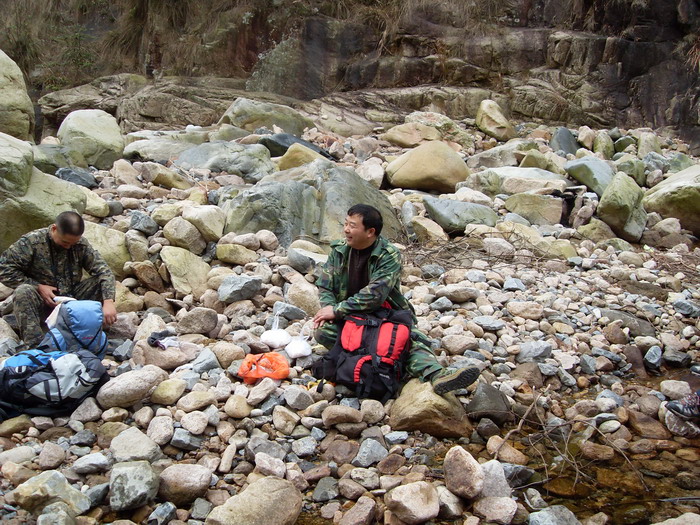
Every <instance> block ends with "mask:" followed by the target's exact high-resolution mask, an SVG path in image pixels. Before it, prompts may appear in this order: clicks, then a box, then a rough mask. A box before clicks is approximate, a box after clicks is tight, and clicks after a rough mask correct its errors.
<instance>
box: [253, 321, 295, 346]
mask: <svg viewBox="0 0 700 525" xmlns="http://www.w3.org/2000/svg"><path fill="white" fill-rule="evenodd" d="M279 325H280V316H279V314H278V315H276V316H275V319H274V320H273V321H272V330H266V331H264V332H263V334H262V335H261V336H260V340H261V341H262V342H263V343H265V344H266V345H267V346H269V347H270V348H282V347H283V346H287V345H288V344H289V343H290V341H291V340H292V336H291V335H289V334H288V333H287V331H286V330H283V329H281V328H279Z"/></svg>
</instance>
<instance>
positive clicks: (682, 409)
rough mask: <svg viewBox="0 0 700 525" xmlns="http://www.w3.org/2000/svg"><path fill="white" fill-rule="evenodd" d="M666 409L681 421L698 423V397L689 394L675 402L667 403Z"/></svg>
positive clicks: (699, 414) (699, 417)
mask: <svg viewBox="0 0 700 525" xmlns="http://www.w3.org/2000/svg"><path fill="white" fill-rule="evenodd" d="M666 408H668V409H669V410H670V411H671V412H673V413H674V414H675V415H676V416H678V417H680V418H681V419H694V420H698V421H700V397H698V395H697V394H690V395H689V396H685V397H684V398H683V399H679V400H677V401H669V402H668V403H667V404H666Z"/></svg>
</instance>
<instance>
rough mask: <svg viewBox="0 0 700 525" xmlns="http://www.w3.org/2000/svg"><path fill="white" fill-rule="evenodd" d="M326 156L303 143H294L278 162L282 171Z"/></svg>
mask: <svg viewBox="0 0 700 525" xmlns="http://www.w3.org/2000/svg"><path fill="white" fill-rule="evenodd" d="M324 158H325V157H324V156H323V155H321V154H320V153H317V152H315V151H314V150H312V149H310V148H307V147H306V146H303V145H301V144H292V145H291V146H290V147H289V149H288V150H287V151H286V152H285V154H284V155H283V156H282V157H281V158H280V159H279V161H278V162H277V167H278V168H279V170H280V171H284V170H288V169H290V168H296V167H298V166H303V165H304V164H308V163H310V162H313V161H314V160H316V159H324Z"/></svg>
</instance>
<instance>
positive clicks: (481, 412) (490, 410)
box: [466, 383, 512, 425]
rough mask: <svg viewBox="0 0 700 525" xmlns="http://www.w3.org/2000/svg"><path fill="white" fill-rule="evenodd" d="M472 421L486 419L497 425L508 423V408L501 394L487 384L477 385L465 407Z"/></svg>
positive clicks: (509, 416)
mask: <svg viewBox="0 0 700 525" xmlns="http://www.w3.org/2000/svg"><path fill="white" fill-rule="evenodd" d="M466 413H467V415H468V416H469V417H470V418H472V419H481V418H483V417H487V418H489V419H491V420H492V421H494V422H495V423H496V424H498V425H503V424H504V423H506V422H507V421H510V419H511V418H512V416H511V415H510V407H509V406H508V403H507V402H506V401H505V399H504V396H503V394H501V392H500V391H499V390H498V389H497V388H495V387H493V386H491V385H489V384H488V383H479V384H478V385H477V387H476V390H475V391H474V394H473V395H472V397H471V400H470V401H469V404H468V405H467V407H466Z"/></svg>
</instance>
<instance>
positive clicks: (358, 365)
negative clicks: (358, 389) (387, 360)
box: [353, 355, 372, 383]
mask: <svg viewBox="0 0 700 525" xmlns="http://www.w3.org/2000/svg"><path fill="white" fill-rule="evenodd" d="M371 359H372V356H371V355H366V356H363V357H361V358H359V359H358V360H357V363H356V364H355V370H354V371H353V381H355V383H359V382H360V374H361V373H362V365H364V364H365V363H366V362H367V361H369V360H371Z"/></svg>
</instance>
